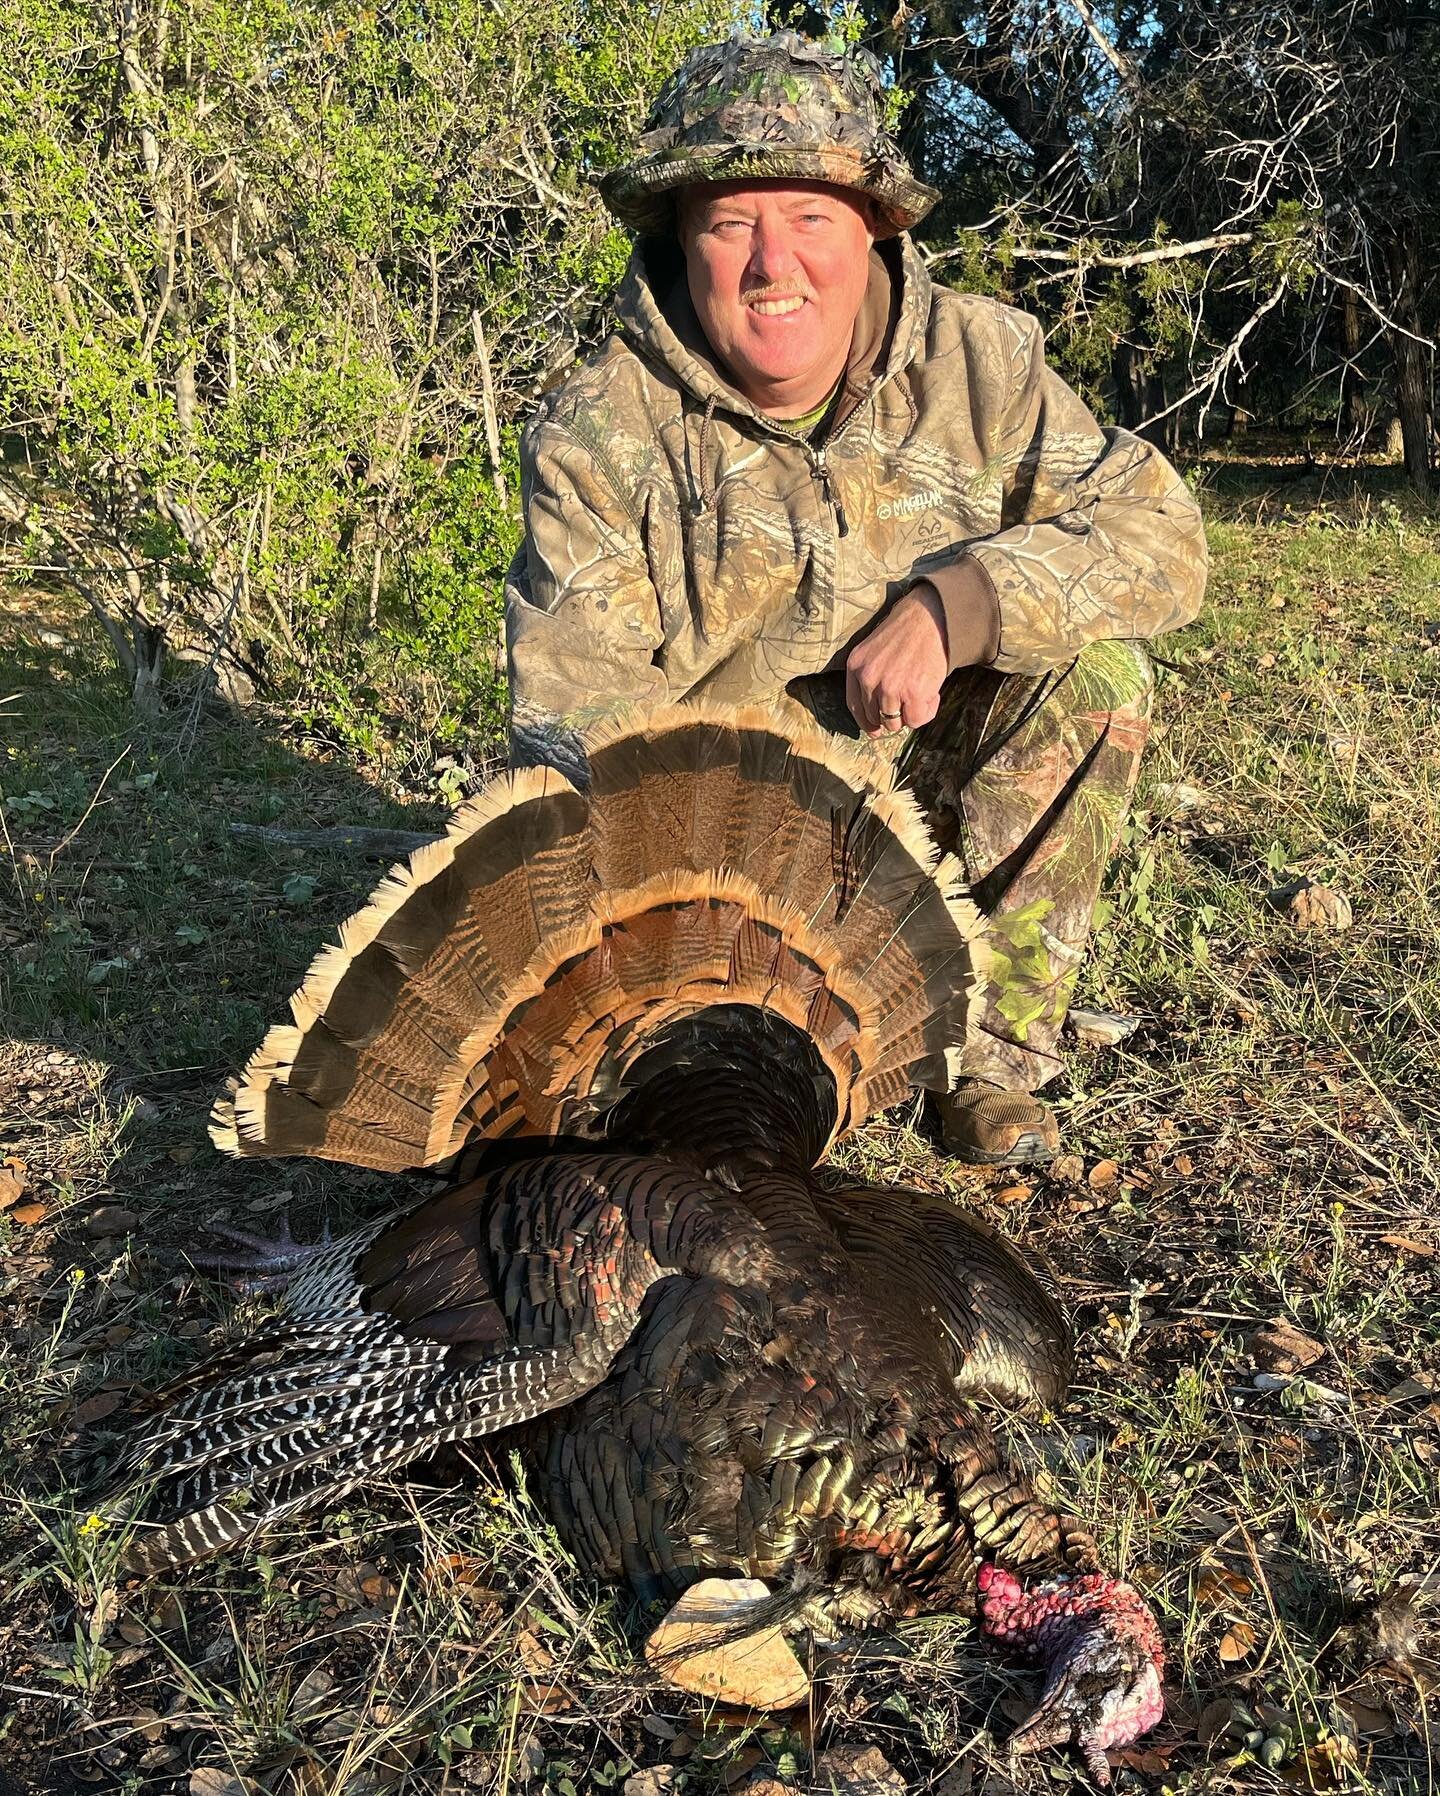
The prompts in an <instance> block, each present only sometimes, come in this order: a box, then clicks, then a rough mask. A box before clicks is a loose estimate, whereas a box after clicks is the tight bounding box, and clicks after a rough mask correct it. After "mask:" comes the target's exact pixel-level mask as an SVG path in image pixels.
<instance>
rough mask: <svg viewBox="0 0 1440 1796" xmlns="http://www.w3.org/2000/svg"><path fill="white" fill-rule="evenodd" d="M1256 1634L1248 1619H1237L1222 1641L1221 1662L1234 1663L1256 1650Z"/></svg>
mask: <svg viewBox="0 0 1440 1796" xmlns="http://www.w3.org/2000/svg"><path fill="white" fill-rule="evenodd" d="M1255 1639H1256V1634H1255V1630H1254V1628H1252V1627H1251V1626H1250V1623H1249V1622H1248V1621H1237V1622H1236V1623H1235V1625H1234V1627H1232V1628H1231V1629H1230V1630H1229V1631H1228V1632H1227V1633H1226V1635H1225V1637H1224V1639H1223V1640H1222V1641H1221V1642H1220V1662H1221V1663H1222V1664H1223V1665H1234V1664H1236V1663H1237V1662H1238V1661H1239V1660H1241V1659H1244V1658H1247V1657H1248V1656H1249V1655H1250V1654H1251V1653H1252V1652H1254V1650H1255Z"/></svg>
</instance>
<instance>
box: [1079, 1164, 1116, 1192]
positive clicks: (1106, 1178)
mask: <svg viewBox="0 0 1440 1796" xmlns="http://www.w3.org/2000/svg"><path fill="white" fill-rule="evenodd" d="M1119 1176H1120V1168H1119V1167H1118V1166H1117V1165H1116V1164H1115V1162H1114V1161H1113V1160H1097V1161H1096V1162H1095V1164H1094V1165H1093V1166H1092V1167H1091V1168H1090V1176H1089V1177H1088V1178H1087V1179H1086V1181H1085V1183H1086V1184H1087V1185H1088V1186H1089V1187H1090V1189H1091V1190H1092V1191H1106V1190H1108V1189H1109V1188H1110V1186H1111V1185H1113V1184H1114V1183H1115V1181H1116V1179H1118V1178H1119Z"/></svg>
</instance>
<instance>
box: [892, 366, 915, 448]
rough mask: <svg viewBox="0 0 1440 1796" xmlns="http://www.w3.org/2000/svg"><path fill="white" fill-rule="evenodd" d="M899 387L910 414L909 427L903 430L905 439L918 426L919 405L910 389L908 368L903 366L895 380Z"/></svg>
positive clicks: (907, 439) (908, 438)
mask: <svg viewBox="0 0 1440 1796" xmlns="http://www.w3.org/2000/svg"><path fill="white" fill-rule="evenodd" d="M895 384H896V386H897V387H899V389H900V397H901V398H902V399H903V400H904V401H905V409H906V411H908V412H909V414H910V428H909V430H907V431H906V432H905V441H906V442H907V443H908V442H909V440H910V433H911V431H915V430H918V429H919V428H920V407H919V406H918V405H916V403H915V395H914V394H913V393H912V392H911V391H910V370H909V369H908V368H904V369H902V370H901V372H900V376H899V378H898V379H897V380H896V382H895Z"/></svg>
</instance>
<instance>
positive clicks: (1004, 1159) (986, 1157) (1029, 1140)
mask: <svg viewBox="0 0 1440 1796" xmlns="http://www.w3.org/2000/svg"><path fill="white" fill-rule="evenodd" d="M945 1151H946V1152H947V1153H948V1154H949V1155H950V1157H951V1158H952V1159H954V1160H960V1161H962V1162H963V1163H964V1164H965V1165H966V1166H1048V1165H1049V1164H1050V1162H1051V1161H1052V1160H1054V1159H1057V1158H1058V1157H1059V1153H1060V1150H1059V1148H1058V1147H1051V1146H1050V1144H1049V1143H1048V1142H1047V1141H1043V1140H1041V1138H1040V1137H1039V1136H1038V1135H1022V1136H1021V1137H1020V1139H1019V1140H1018V1141H1017V1142H1016V1143H1015V1145H1014V1147H1012V1148H1009V1149H1008V1150H1007V1151H1006V1152H1005V1153H1003V1154H987V1153H986V1152H985V1150H984V1149H983V1148H978V1147H947V1148H946V1150H945Z"/></svg>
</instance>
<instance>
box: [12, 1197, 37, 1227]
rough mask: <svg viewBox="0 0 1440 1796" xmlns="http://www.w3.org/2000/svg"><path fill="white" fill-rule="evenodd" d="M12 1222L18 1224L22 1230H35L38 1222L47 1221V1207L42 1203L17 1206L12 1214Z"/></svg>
mask: <svg viewBox="0 0 1440 1796" xmlns="http://www.w3.org/2000/svg"><path fill="white" fill-rule="evenodd" d="M10 1220H11V1221H12V1222H18V1223H19V1224H20V1226H21V1228H25V1229H33V1228H34V1226H35V1224H36V1223H37V1222H43V1221H44V1220H45V1206H44V1204H40V1203H29V1204H16V1206H15V1208H14V1209H13V1210H12V1211H11V1212H10Z"/></svg>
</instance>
